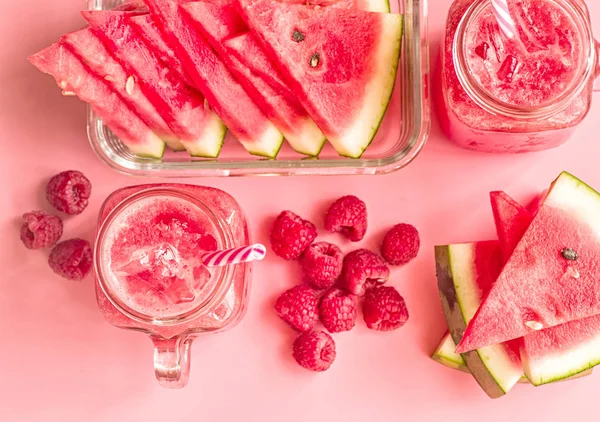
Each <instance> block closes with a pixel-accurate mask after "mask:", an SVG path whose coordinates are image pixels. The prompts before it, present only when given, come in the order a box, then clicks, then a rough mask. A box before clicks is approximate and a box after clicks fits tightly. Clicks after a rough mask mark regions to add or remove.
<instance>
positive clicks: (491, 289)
mask: <svg viewBox="0 0 600 422" xmlns="http://www.w3.org/2000/svg"><path fill="white" fill-rule="evenodd" d="M491 202H492V209H493V214H494V221H495V224H496V229H497V233H498V238H499V240H493V241H484V242H474V243H467V244H455V245H445V246H437V247H436V249H435V258H436V271H437V278H438V287H439V292H440V297H441V299H442V307H443V309H444V314H445V317H446V321H447V323H448V328H449V331H450V332H449V333H448V334H446V335H445V336H444V338H443V339H442V341H441V342H440V344H439V346H438V348H437V349H436V351H435V352H434V354H433V356H432V357H433V358H434V359H435V360H437V361H439V362H440V363H443V364H444V365H446V366H450V367H453V368H456V369H463V370H468V371H469V372H471V374H472V375H473V377H474V378H475V379H476V380H477V382H478V383H479V384H480V386H481V387H482V388H483V389H484V390H485V392H486V393H487V394H488V395H489V396H490V397H499V396H502V395H504V394H506V393H507V392H508V391H510V389H511V388H513V387H514V385H515V384H516V383H517V382H519V381H520V380H522V379H523V380H527V381H529V382H530V383H531V384H533V385H536V386H539V385H543V384H547V383H551V382H555V381H561V380H565V379H570V378H574V377H578V376H581V375H587V374H589V373H590V372H591V369H592V368H593V367H594V366H595V365H597V364H599V363H600V266H599V263H600V194H599V193H598V192H596V191H595V190H593V189H592V188H590V187H589V186H588V185H586V184H585V183H583V182H581V181H580V180H579V179H577V178H576V177H574V176H573V175H571V174H569V173H566V172H563V173H562V174H561V175H560V176H559V177H558V178H557V179H556V180H555V181H554V182H553V183H552V185H551V186H550V188H549V190H548V191H547V192H544V193H543V194H542V196H541V198H540V199H539V200H538V201H536V203H535V206H533V207H529V209H527V208H524V207H522V206H521V205H519V204H518V203H517V202H515V201H514V200H513V199H511V198H510V197H509V196H508V195H506V194H505V193H503V192H492V194H491ZM532 208H533V209H532ZM456 345H458V346H456ZM523 375H524V376H525V378H522V377H523Z"/></svg>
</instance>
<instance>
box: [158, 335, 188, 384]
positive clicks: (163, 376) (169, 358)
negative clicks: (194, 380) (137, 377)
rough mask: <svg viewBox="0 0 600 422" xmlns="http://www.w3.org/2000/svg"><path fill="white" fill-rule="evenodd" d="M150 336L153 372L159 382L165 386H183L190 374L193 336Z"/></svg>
mask: <svg viewBox="0 0 600 422" xmlns="http://www.w3.org/2000/svg"><path fill="white" fill-rule="evenodd" d="M150 338H151V339H152V343H154V374H155V375H156V379H157V380H158V382H159V384H160V385H161V386H163V387H167V388H182V387H185V386H186V385H187V382H188V378H189V376H190V348H191V345H192V341H193V338H192V337H189V336H185V335H184V336H178V337H173V338H170V339H165V338H162V337H156V336H151V337H150Z"/></svg>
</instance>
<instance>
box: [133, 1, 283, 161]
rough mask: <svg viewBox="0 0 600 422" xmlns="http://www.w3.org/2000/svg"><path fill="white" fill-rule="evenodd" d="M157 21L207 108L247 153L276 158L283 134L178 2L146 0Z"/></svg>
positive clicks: (182, 2) (183, 2)
mask: <svg viewBox="0 0 600 422" xmlns="http://www.w3.org/2000/svg"><path fill="white" fill-rule="evenodd" d="M145 2H146V5H147V6H148V8H149V9H150V11H151V13H152V14H153V15H154V16H155V17H156V19H157V21H158V22H160V27H161V30H162V31H163V35H164V36H165V39H166V40H167V42H168V43H169V44H170V45H171V46H172V47H173V48H174V50H175V51H176V52H177V55H178V56H179V57H180V58H181V60H182V63H183V66H184V68H185V70H186V72H187V73H188V75H189V76H190V78H191V79H192V80H193V81H194V86H195V87H196V88H198V89H199V90H200V91H201V92H202V93H203V94H204V96H205V98H206V99H207V100H208V104H209V105H210V107H211V108H212V109H213V110H214V111H215V112H216V113H217V114H218V115H219V117H220V118H221V119H222V121H223V123H225V125H226V126H227V127H228V128H229V130H230V131H231V132H232V133H233V134H234V135H235V136H236V138H237V139H238V141H239V142H240V143H241V144H242V145H243V146H244V148H246V150H247V151H248V152H250V153H251V154H254V155H259V156H264V157H269V158H275V157H276V156H277V154H278V153H279V150H280V148H281V145H282V143H283V135H282V134H281V132H280V131H279V130H277V128H276V127H275V126H274V125H273V124H272V123H271V122H270V121H269V120H268V119H267V117H266V116H265V115H264V114H263V113H262V112H261V111H260V110H259V108H258V107H257V106H256V104H255V103H254V102H253V101H252V100H251V99H250V97H249V96H248V94H247V93H246V91H245V90H244V89H243V88H242V86H241V85H240V84H239V83H238V82H237V81H236V80H235V79H234V77H233V75H232V74H231V73H230V72H229V70H228V69H227V67H226V66H225V64H224V63H223V62H222V61H221V60H220V59H219V57H217V55H216V53H215V52H214V51H213V50H212V49H211V47H210V46H209V45H208V44H207V42H206V41H205V40H204V39H203V38H202V36H200V34H199V33H198V32H197V31H196V30H195V28H194V26H193V23H192V22H190V21H189V18H188V17H187V15H186V14H185V13H184V12H183V9H182V8H180V3H181V4H185V3H188V1H185V0H178V2H176V1H173V0H145Z"/></svg>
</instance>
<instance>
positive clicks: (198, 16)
mask: <svg viewBox="0 0 600 422" xmlns="http://www.w3.org/2000/svg"><path fill="white" fill-rule="evenodd" d="M183 8H184V9H185V10H186V12H187V13H188V15H189V17H190V19H191V20H192V21H194V22H195V24H196V25H197V27H198V28H199V30H200V31H201V32H202V34H203V35H204V37H205V38H206V40H207V41H208V42H209V44H210V45H211V46H212V47H213V48H214V49H215V50H216V51H217V53H218V54H219V55H220V57H221V59H222V60H223V62H224V63H225V64H226V65H227V66H228V68H229V70H231V72H232V73H233V74H234V76H235V77H236V79H237V80H238V82H239V83H240V84H241V85H242V86H243V87H244V89H245V90H246V92H247V93H248V94H249V95H250V97H251V98H252V100H253V101H254V102H255V103H256V104H257V105H258V106H259V108H260V109H261V110H262V111H263V113H264V114H265V115H266V116H267V117H268V118H269V120H270V121H271V122H272V123H273V124H274V125H275V126H276V127H277V129H279V130H280V131H281V132H282V133H283V135H284V137H285V138H286V140H287V141H288V143H289V144H290V146H291V147H292V148H293V149H294V150H295V151H296V152H299V153H301V154H305V155H309V156H317V155H319V153H320V152H321V149H322V148H323V145H324V144H325V135H323V133H322V132H321V130H320V129H319V128H318V127H317V126H316V124H315V123H314V121H313V120H312V119H311V118H310V116H308V114H307V113H306V111H305V110H304V108H303V107H302V106H301V105H300V103H299V102H298V101H297V100H296V98H295V97H293V95H289V93H288V92H289V90H279V92H278V91H277V89H276V88H277V87H275V88H273V87H272V85H270V84H269V83H268V82H267V81H265V80H263V78H262V77H261V76H260V75H257V74H256V73H254V72H253V71H252V70H251V69H250V68H249V67H247V66H246V65H245V63H244V62H243V61H242V60H239V58H238V57H236V56H235V55H233V54H231V52H230V51H229V47H228V45H229V44H228V43H230V41H231V40H230V39H229V38H232V37H235V36H236V35H237V34H239V33H240V32H242V34H241V35H240V37H235V38H238V39H239V38H242V37H245V38H243V40H245V41H246V42H247V43H251V42H253V41H254V42H255V40H254V38H251V37H249V34H248V33H247V32H246V31H247V27H246V25H245V23H244V22H243V21H242V19H241V17H240V16H239V14H238V12H237V10H236V9H235V7H234V6H233V5H232V4H231V3H230V2H229V1H227V0H217V1H214V0H213V1H212V2H210V3H209V2H204V1H202V2H191V3H186V4H185V5H184V6H183ZM235 38H234V40H235ZM233 44H234V45H235V41H233ZM250 47H251V48H252V47H254V48H253V49H252V50H250V51H246V57H248V58H249V59H250V60H252V61H262V63H261V65H262V66H271V64H270V63H269V61H268V59H267V57H266V56H265V55H264V53H262V51H261V50H260V48H259V47H258V45H254V46H250ZM256 50H258V51H259V52H260V53H262V54H258V55H256ZM273 72H275V70H274V69H273Z"/></svg>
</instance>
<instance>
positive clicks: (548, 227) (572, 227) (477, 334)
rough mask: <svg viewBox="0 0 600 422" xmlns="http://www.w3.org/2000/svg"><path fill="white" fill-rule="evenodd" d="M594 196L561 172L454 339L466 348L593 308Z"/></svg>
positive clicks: (596, 299)
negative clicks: (465, 327)
mask: <svg viewBox="0 0 600 422" xmlns="http://www.w3.org/2000/svg"><path fill="white" fill-rule="evenodd" d="M598 216H600V194H598V192H596V191H595V190H593V189H592V188H591V187H589V186H588V185H586V184H585V183H583V182H582V181H581V180H579V179H577V178H576V177H574V176H573V175H571V174H569V173H567V172H563V173H561V175H560V176H559V177H558V178H557V179H556V180H555V181H554V182H553V184H552V186H551V187H550V190H549V192H548V194H547V195H546V197H545V199H544V201H543V203H542V205H541V206H540V209H539V210H538V212H537V213H536V215H535V218H534V219H533V222H532V223H531V225H530V226H529V228H528V229H527V231H526V232H525V234H524V236H523V238H522V239H521V241H520V242H519V244H518V245H517V247H516V249H515V251H514V253H513V254H512V255H511V257H510V259H509V260H508V262H507V264H506V265H505V267H504V269H503V270H502V273H501V274H500V276H499V277H498V280H497V281H496V283H494V286H493V288H492V289H491V290H490V293H489V295H488V296H487V298H486V299H485V301H484V302H483V303H482V305H481V307H480V308H479V310H478V312H477V314H476V315H475V317H474V318H473V319H472V320H471V322H470V323H469V325H468V327H467V330H466V331H465V334H464V336H463V338H462V341H461V342H460V343H459V344H458V347H457V351H458V352H465V351H469V350H473V349H476V348H479V347H483V346H486V345H490V344H497V343H500V342H503V341H507V340H511V339H514V338H518V337H523V336H525V335H527V334H530V333H532V332H535V331H538V330H540V329H544V328H548V327H554V326H557V325H560V324H564V323H566V322H569V321H574V320H578V319H582V318H585V317H589V316H593V315H596V314H599V313H600V283H598V280H599V279H600V274H599V271H600V242H599V240H598V237H599V236H600V224H598V221H599V220H598V218H599V217H598Z"/></svg>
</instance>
